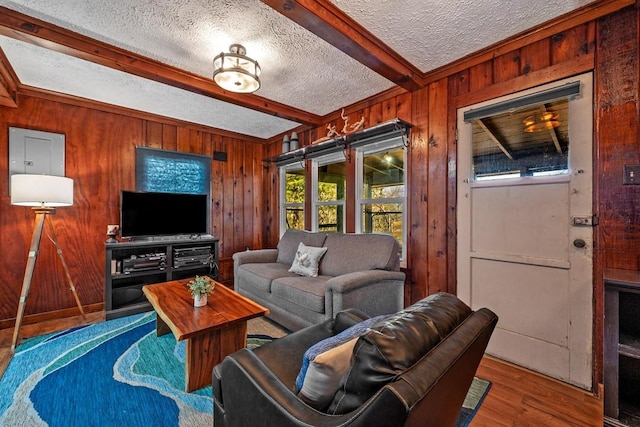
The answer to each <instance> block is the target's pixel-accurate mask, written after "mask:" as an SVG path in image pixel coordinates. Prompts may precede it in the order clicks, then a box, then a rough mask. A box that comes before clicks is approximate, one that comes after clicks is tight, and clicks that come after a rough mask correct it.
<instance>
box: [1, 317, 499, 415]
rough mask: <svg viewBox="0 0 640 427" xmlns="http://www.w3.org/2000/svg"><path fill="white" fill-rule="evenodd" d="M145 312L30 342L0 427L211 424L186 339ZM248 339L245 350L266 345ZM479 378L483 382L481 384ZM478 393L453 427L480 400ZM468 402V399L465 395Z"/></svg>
mask: <svg viewBox="0 0 640 427" xmlns="http://www.w3.org/2000/svg"><path fill="white" fill-rule="evenodd" d="M155 319H156V316H155V313H153V312H150V313H144V314H138V315H134V316H128V317H124V318H120V319H114V320H109V321H107V322H102V323H97V324H94V325H88V326H81V327H78V328H73V329H69V330H66V331H62V332H58V333H53V334H49V335H44V336H41V337H36V338H31V339H29V340H26V341H25V342H24V343H22V344H21V345H20V346H19V347H18V349H17V352H16V354H15V355H14V356H13V358H12V360H11V363H10V364H9V366H8V368H7V370H6V371H5V373H4V375H3V376H2V379H1V380H0V426H6V427H10V426H11V427H14V426H20V427H22V426H25V427H26V426H29V427H32V426H51V427H58V426H65V427H76V426H94V427H98V426H117V425H121V426H131V427H136V426H154V427H159V426H171V427H175V426H182V427H189V426H194V427H195V426H211V425H213V400H212V398H211V393H212V390H211V386H209V387H205V388H203V389H200V390H197V391H195V392H191V393H186V392H184V348H185V343H184V341H180V342H176V341H175V339H174V338H173V335H172V334H167V335H163V336H161V337H156V332H155ZM270 340H271V338H270V337H269V336H265V335H253V336H252V335H250V336H249V340H248V342H249V347H255V346H259V345H262V344H264V343H265V342H269V341H270ZM481 381H483V380H481ZM485 383H487V384H481V383H478V379H476V380H474V385H472V390H474V386H478V387H480V388H479V389H476V392H475V393H474V395H475V398H473V399H472V400H471V401H470V403H467V404H466V405H465V406H467V409H463V411H462V413H461V416H460V419H459V420H458V426H459V427H461V426H466V425H468V423H469V421H471V418H472V417H473V415H474V414H475V412H476V410H477V408H478V407H479V406H480V403H481V402H482V399H483V398H484V396H485V395H486V392H487V390H488V386H489V384H490V383H488V382H485ZM468 397H469V396H468Z"/></svg>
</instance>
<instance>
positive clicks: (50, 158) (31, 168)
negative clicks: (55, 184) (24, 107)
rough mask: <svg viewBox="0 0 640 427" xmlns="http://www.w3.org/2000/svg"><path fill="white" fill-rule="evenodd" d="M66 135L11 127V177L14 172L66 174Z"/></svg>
mask: <svg viewBox="0 0 640 427" xmlns="http://www.w3.org/2000/svg"><path fill="white" fill-rule="evenodd" d="M64 145H65V136H64V134H60V133H52V132H43V131H39V130H32V129H22V128H16V127H10V128H9V179H11V175H13V174H17V173H19V174H24V173H28V174H35V175H41V174H42V175H55V176H65V175H64V148H65V147H64Z"/></svg>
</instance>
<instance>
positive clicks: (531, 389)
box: [470, 356, 603, 427]
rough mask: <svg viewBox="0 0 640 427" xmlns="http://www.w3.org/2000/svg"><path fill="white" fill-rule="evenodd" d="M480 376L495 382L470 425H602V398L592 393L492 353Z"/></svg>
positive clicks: (556, 426)
mask: <svg viewBox="0 0 640 427" xmlns="http://www.w3.org/2000/svg"><path fill="white" fill-rule="evenodd" d="M476 375H477V376H479V377H481V378H484V379H486V380H489V381H491V383H492V384H491V389H490V390H489V393H488V394H487V397H486V398H485V400H484V403H483V404H482V406H481V407H480V409H479V410H478V413H477V414H476V416H475V417H474V418H473V421H472V422H471V424H470V427H483V426H491V427H500V426H532V427H533V426H536V427H539V426H544V427H566V426H602V423H603V405H602V400H601V399H600V398H598V397H595V396H594V395H593V394H591V393H587V392H585V391H583V390H581V389H578V388H575V387H572V386H569V385H567V384H565V383H562V382H560V381H556V380H554V379H551V378H549V377H546V376H543V375H540V374H537V373H535V372H532V371H528V370H526V369H523V368H520V367H518V366H515V365H512V364H510V363H507V362H503V361H500V360H497V359H493V358H491V357H488V356H486V357H485V358H484V359H483V360H482V363H481V364H480V367H479V368H478V371H477V374H476Z"/></svg>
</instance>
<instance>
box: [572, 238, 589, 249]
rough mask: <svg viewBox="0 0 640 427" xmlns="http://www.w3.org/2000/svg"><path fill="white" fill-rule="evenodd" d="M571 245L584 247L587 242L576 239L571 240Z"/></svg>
mask: <svg viewBox="0 0 640 427" xmlns="http://www.w3.org/2000/svg"><path fill="white" fill-rule="evenodd" d="M573 246H575V247H576V248H584V247H585V246H587V242H585V241H584V240H582V239H576V240H574V241H573Z"/></svg>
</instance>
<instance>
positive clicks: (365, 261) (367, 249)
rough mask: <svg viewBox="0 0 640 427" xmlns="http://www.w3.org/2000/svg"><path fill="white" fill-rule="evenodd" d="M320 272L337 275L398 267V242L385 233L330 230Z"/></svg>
mask: <svg viewBox="0 0 640 427" xmlns="http://www.w3.org/2000/svg"><path fill="white" fill-rule="evenodd" d="M324 246H325V247H326V248H327V253H326V254H325V256H324V258H323V259H322V262H321V263H320V274H323V275H326V276H340V275H342V274H347V273H353V272H355V271H364V270H395V271H397V270H399V269H400V257H399V253H400V252H399V251H400V246H399V245H398V241H397V240H396V239H395V238H394V237H393V236H391V235H388V234H369V233H365V234H353V233H345V234H342V233H329V234H328V235H327V238H326V239H325V242H324Z"/></svg>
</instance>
